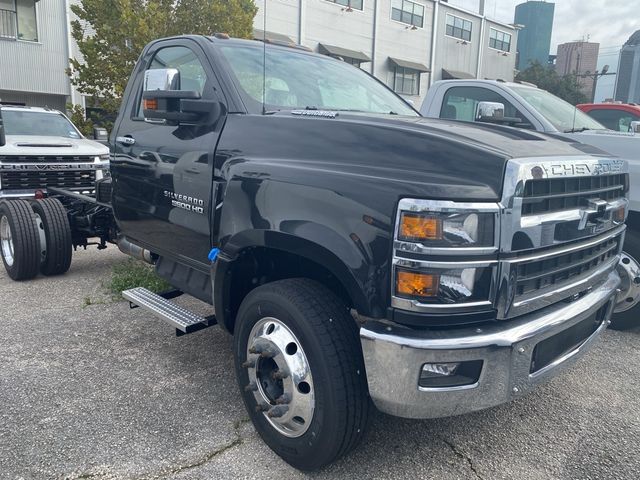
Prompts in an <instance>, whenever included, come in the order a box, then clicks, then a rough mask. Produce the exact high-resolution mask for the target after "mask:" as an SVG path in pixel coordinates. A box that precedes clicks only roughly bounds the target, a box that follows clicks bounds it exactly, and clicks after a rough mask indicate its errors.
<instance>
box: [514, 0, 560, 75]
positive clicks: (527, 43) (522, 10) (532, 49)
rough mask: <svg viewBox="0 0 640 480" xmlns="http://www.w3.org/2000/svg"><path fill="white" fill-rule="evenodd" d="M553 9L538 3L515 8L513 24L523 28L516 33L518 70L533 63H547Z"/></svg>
mask: <svg viewBox="0 0 640 480" xmlns="http://www.w3.org/2000/svg"><path fill="white" fill-rule="evenodd" d="M554 9H555V4H553V3H549V2H540V1H531V2H525V3H521V4H520V5H517V6H516V14H515V18H514V23H516V24H518V25H523V26H524V28H523V29H522V30H520V32H519V33H518V58H517V62H516V68H517V69H518V70H524V69H526V68H527V67H528V66H529V65H530V64H531V63H532V62H534V61H535V62H539V63H540V64H541V65H547V63H548V62H549V50H550V48H551V30H552V29H553V12H554Z"/></svg>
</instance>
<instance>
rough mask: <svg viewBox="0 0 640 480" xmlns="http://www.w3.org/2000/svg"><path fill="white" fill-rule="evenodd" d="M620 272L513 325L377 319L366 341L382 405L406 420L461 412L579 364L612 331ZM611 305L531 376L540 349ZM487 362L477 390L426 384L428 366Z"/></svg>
mask: <svg viewBox="0 0 640 480" xmlns="http://www.w3.org/2000/svg"><path fill="white" fill-rule="evenodd" d="M619 284H620V278H619V276H618V274H617V273H616V272H615V271H613V272H611V273H610V274H609V275H608V277H607V278H606V280H604V282H602V283H601V284H599V285H598V286H594V288H593V289H592V290H591V291H590V292H589V293H588V294H586V295H584V296H583V297H581V298H579V299H578V300H575V301H573V302H571V303H564V302H561V303H558V304H555V305H553V306H550V307H547V308H544V309H541V310H539V311H537V312H534V313H531V314H528V315H523V316H521V317H519V318H516V319H513V320H510V321H497V322H494V323H492V324H491V325H488V326H483V327H482V328H465V329H449V330H427V331H417V330H413V329H406V328H403V327H400V326H395V325H389V324H386V323H383V322H377V321H369V322H367V323H365V325H364V326H363V327H362V328H361V329H360V340H361V342H362V349H363V353H364V360H365V365H366V370H367V380H368V382H369V392H370V394H371V398H372V399H373V402H374V404H375V405H376V407H377V408H378V409H379V410H381V411H383V412H385V413H388V414H391V415H396V416H399V417H406V418H436V417H446V416H452V415H459V414H463V413H468V412H472V411H476V410H482V409H484V408H489V407H493V406H495V405H499V404H501V403H505V402H508V401H510V400H512V399H514V398H516V397H518V396H520V395H522V394H524V393H525V392H527V391H529V390H531V389H532V388H533V387H535V386H536V385H537V384H539V383H541V382H543V381H545V380H547V379H549V378H551V377H553V376H555V375H557V374H558V373H559V372H560V371H561V370H563V369H564V368H566V367H567V366H569V365H571V364H572V363H573V362H575V361H576V360H577V359H578V358H579V357H580V356H581V355H582V354H584V353H585V352H586V351H587V350H589V348H591V346H592V345H593V343H594V342H595V340H596V339H597V338H598V337H599V336H600V335H601V334H602V332H603V331H604V330H605V329H606V327H607V324H608V320H609V318H610V316H611V312H612V309H613V305H614V301H613V300H614V297H615V294H616V289H617V288H618V285H619ZM602 307H606V314H605V315H604V318H603V321H602V324H601V325H600V326H599V327H598V328H597V329H596V330H595V332H594V333H593V334H592V335H591V336H589V337H588V338H587V339H586V340H585V341H584V342H583V343H581V344H580V345H578V346H577V347H576V348H575V349H573V350H571V351H570V352H568V353H566V354H563V355H561V356H560V357H558V358H557V359H555V361H553V362H552V363H551V364H550V365H548V366H546V367H544V368H542V369H540V370H538V371H535V372H534V373H530V371H531V362H532V355H533V352H534V348H535V347H536V345H538V344H539V343H540V342H541V341H543V340H546V339H548V338H551V337H553V336H555V335H558V334H560V333H562V332H564V331H565V330H567V329H568V328H570V327H572V326H574V325H577V324H578V323H580V322H582V321H584V320H586V319H588V318H589V317H590V316H593V315H595V314H596V312H598V311H599V310H600V309H601V308H602ZM471 360H482V362H483V365H482V370H481V372H480V376H479V378H478V381H477V382H476V383H475V384H472V385H465V386H458V387H444V388H429V389H425V388H422V387H420V386H419V384H418V382H419V378H420V372H421V369H422V366H423V365H424V364H425V363H441V362H460V361H471Z"/></svg>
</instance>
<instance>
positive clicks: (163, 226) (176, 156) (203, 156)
mask: <svg viewBox="0 0 640 480" xmlns="http://www.w3.org/2000/svg"><path fill="white" fill-rule="evenodd" d="M143 61H144V62H146V64H145V68H144V69H142V68H139V69H138V70H137V73H136V79H135V82H136V83H135V85H133V90H132V91H131V92H130V93H129V95H130V100H129V101H128V105H129V108H130V111H127V112H124V115H121V119H120V124H119V125H118V126H117V133H116V134H115V155H114V158H113V159H112V163H111V170H112V175H113V181H114V214H115V217H116V220H117V222H118V223H119V225H120V228H121V229H122V230H123V231H124V232H125V235H127V237H129V238H131V240H133V241H135V242H137V243H139V244H140V245H142V246H144V247H146V248H148V249H150V250H151V251H153V252H155V253H158V254H160V255H163V254H165V255H169V256H171V257H174V258H175V259H176V260H178V261H182V263H187V264H190V265H192V266H194V267H196V268H198V267H201V269H205V268H207V265H208V263H207V255H208V253H209V250H210V249H211V238H210V235H211V228H210V222H209V219H210V218H211V216H212V215H211V210H212V205H211V203H212V198H213V197H214V192H212V185H213V181H212V179H213V153H214V150H215V147H216V145H217V143H218V138H219V136H220V131H221V128H222V125H223V124H224V120H223V119H218V121H216V122H215V124H206V123H197V124H193V125H190V124H180V125H178V126H175V125H169V124H167V122H166V121H157V120H154V121H150V120H145V118H144V117H143V114H142V112H143V107H142V90H143V79H144V73H145V71H147V70H149V69H169V68H171V69H177V70H178V72H179V81H178V85H177V89H178V90H186V91H196V92H197V93H198V94H200V96H201V100H202V101H219V102H223V101H224V99H223V98H221V96H220V94H219V93H217V92H220V88H219V86H218V84H217V81H216V77H215V74H214V71H213V69H212V66H211V64H210V62H209V61H208V59H207V57H206V56H205V54H204V52H203V50H202V48H201V47H200V46H199V45H198V44H197V42H195V41H193V40H190V39H183V40H179V41H176V40H171V41H168V42H159V43H157V44H155V45H153V46H152V47H151V48H150V49H149V50H148V51H147V52H146V54H145V58H144V60H143Z"/></svg>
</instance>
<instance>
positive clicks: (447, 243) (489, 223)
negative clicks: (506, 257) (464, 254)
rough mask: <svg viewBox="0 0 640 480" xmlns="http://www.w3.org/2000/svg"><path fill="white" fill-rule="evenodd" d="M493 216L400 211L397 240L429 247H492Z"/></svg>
mask: <svg viewBox="0 0 640 480" xmlns="http://www.w3.org/2000/svg"><path fill="white" fill-rule="evenodd" d="M494 232H495V214H493V213H476V212H473V213H466V212H424V213H422V212H421V213H415V212H406V211H405V212H400V226H399V230H398V239H399V240H401V241H403V242H419V243H422V244H424V245H428V246H430V247H491V246H492V245H493V244H494Z"/></svg>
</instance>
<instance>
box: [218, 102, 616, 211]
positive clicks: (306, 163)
mask: <svg viewBox="0 0 640 480" xmlns="http://www.w3.org/2000/svg"><path fill="white" fill-rule="evenodd" d="M314 113H315V114H314ZM307 115H308V116H307ZM577 146H578V148H576V147H575V146H573V145H572V143H571V142H568V141H567V140H564V139H554V138H552V137H550V136H548V135H545V134H538V133H535V132H527V131H523V130H518V129H514V128H508V127H496V126H491V125H486V126H476V125H474V124H470V123H463V122H456V121H447V120H432V119H427V118H423V117H401V116H396V115H370V114H360V113H351V112H349V113H347V112H339V113H338V115H337V116H335V117H328V118H325V117H322V116H320V115H319V114H318V112H313V113H309V114H306V113H297V114H296V113H295V112H294V113H292V112H284V111H283V112H278V113H275V114H272V115H267V116H263V115H247V116H240V117H239V116H235V115H229V116H228V118H227V123H226V126H225V131H224V133H223V135H222V138H221V141H220V144H219V147H218V150H217V155H218V156H219V158H230V159H233V161H231V162H226V164H225V168H226V169H228V171H225V172H223V176H224V177H226V178H232V177H234V176H239V177H243V176H245V175H248V174H247V172H252V173H251V175H252V176H255V175H259V176H260V178H271V179H280V180H281V181H284V182H295V183H298V182H299V183H303V184H305V185H306V186H307V187H311V186H317V187H318V188H326V186H327V185H330V186H331V188H334V189H335V190H336V191H342V192H347V191H348V192H349V195H351V196H363V197H366V199H365V198H363V200H362V201H363V202H366V203H369V204H373V203H376V204H377V206H376V209H377V210H378V211H383V210H385V209H386V208H388V207H389V205H395V202H396V201H397V198H398V197H407V196H415V197H416V198H423V197H424V198H432V199H449V200H458V201H488V200H490V201H493V200H497V199H499V198H500V197H501V194H502V187H503V179H504V173H505V167H506V163H507V161H508V160H509V159H511V158H525V157H548V158H549V159H550V160H551V159H552V158H557V157H569V156H581V157H583V158H584V157H586V156H587V155H588V154H590V153H591V152H587V151H585V150H594V149H593V148H592V147H589V146H585V145H582V144H577ZM580 148H583V149H582V150H580ZM600 154H601V155H603V156H606V154H605V153H603V152H600ZM312 172H318V175H314V174H312ZM354 185H359V186H361V187H362V188H359V189H355V190H354ZM374 192H375V193H374ZM345 194H346V193H345ZM387 195H391V196H393V197H394V200H393V201H390V200H389V199H388V198H385V197H386V196H387ZM387 213H389V214H390V212H387Z"/></svg>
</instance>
